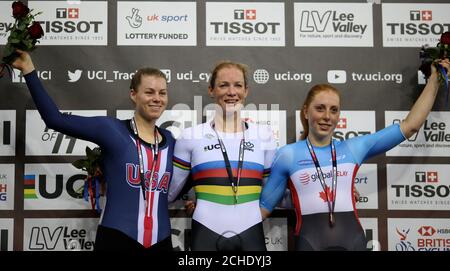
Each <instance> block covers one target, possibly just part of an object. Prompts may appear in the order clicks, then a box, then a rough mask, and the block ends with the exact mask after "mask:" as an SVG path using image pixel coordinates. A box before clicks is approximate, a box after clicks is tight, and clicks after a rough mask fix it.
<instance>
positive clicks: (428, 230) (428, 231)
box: [417, 226, 436, 237]
mask: <svg viewBox="0 0 450 271" xmlns="http://www.w3.org/2000/svg"><path fill="white" fill-rule="evenodd" d="M417 232H418V233H419V234H420V235H421V236H426V237H429V236H433V235H434V234H435V233H436V229H435V228H434V227H432V226H422V227H420V228H419V230H417Z"/></svg>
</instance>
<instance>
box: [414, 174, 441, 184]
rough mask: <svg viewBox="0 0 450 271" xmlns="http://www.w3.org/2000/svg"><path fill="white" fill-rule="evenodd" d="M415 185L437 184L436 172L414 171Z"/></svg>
mask: <svg viewBox="0 0 450 271" xmlns="http://www.w3.org/2000/svg"><path fill="white" fill-rule="evenodd" d="M415 176H416V183H425V182H427V183H437V182H439V178H438V172H437V171H416V173H415Z"/></svg>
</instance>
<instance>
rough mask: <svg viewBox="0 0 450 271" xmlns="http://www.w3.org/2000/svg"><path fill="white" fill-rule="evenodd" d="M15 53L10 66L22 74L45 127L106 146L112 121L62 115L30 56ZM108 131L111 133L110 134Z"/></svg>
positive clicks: (20, 52)
mask: <svg viewBox="0 0 450 271" xmlns="http://www.w3.org/2000/svg"><path fill="white" fill-rule="evenodd" d="M17 52H18V53H19V54H20V55H19V57H18V58H17V59H16V60H15V61H14V62H13V63H12V66H13V67H14V68H16V69H19V70H20V71H22V73H23V74H24V77H25V80H26V83H27V86H28V89H29V90H30V94H31V96H32V98H33V101H34V103H35V105H36V108H37V109H38V111H39V114H40V115H41V117H42V119H43V120H44V122H45V124H46V125H47V127H48V128H51V129H53V130H55V131H59V132H61V133H64V134H66V135H70V136H73V137H76V138H80V139H83V140H88V141H91V142H95V143H97V144H99V145H103V144H106V143H105V142H107V141H108V138H109V136H108V135H110V134H111V133H112V130H111V129H110V128H109V127H111V125H110V124H111V122H112V119H108V118H107V117H82V116H76V115H68V114H62V113H61V112H60V111H59V109H58V107H57V106H56V104H55V103H54V102H53V100H52V99H51V97H50V96H49V95H48V93H47V91H46V90H45V88H44V86H43V85H42V83H41V81H40V80H39V78H38V76H37V73H36V71H35V68H34V64H33V61H32V60H31V57H30V55H29V54H28V53H27V52H23V51H20V50H17ZM99 131H102V133H99ZM108 131H111V133H109V132H108Z"/></svg>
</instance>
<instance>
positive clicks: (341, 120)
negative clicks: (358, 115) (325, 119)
mask: <svg viewBox="0 0 450 271" xmlns="http://www.w3.org/2000/svg"><path fill="white" fill-rule="evenodd" d="M336 128H338V129H347V118H339V121H338V123H337V125H336Z"/></svg>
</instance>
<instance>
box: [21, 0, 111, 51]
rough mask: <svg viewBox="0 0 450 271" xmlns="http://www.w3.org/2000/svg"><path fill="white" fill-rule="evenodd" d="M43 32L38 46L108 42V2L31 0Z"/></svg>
mask: <svg viewBox="0 0 450 271" xmlns="http://www.w3.org/2000/svg"><path fill="white" fill-rule="evenodd" d="M29 6H30V9H33V10H38V11H41V12H42V13H41V14H40V15H39V16H38V17H37V18H36V19H37V20H38V22H39V23H40V24H41V26H42V29H43V30H44V33H45V35H44V36H43V37H42V38H41V40H40V44H41V45H63V46H70V45H107V41H108V39H107V35H108V33H107V28H108V26H107V23H108V3H107V1H80V2H79V3H78V4H77V5H71V4H69V3H68V1H30V2H29Z"/></svg>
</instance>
